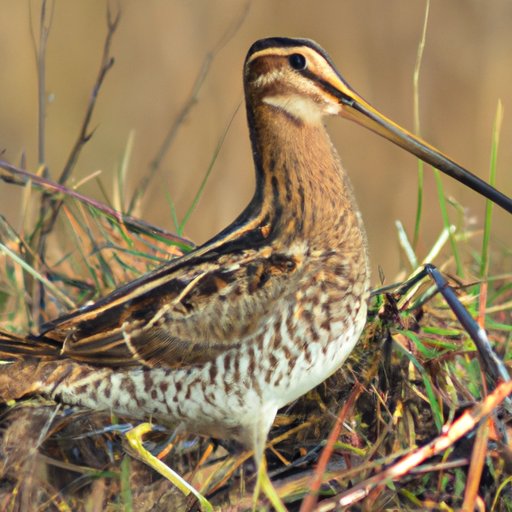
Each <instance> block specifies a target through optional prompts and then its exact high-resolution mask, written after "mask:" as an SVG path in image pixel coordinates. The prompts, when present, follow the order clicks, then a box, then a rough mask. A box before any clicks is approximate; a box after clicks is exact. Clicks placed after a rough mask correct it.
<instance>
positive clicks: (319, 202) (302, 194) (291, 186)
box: [248, 103, 367, 257]
mask: <svg viewBox="0 0 512 512" xmlns="http://www.w3.org/2000/svg"><path fill="white" fill-rule="evenodd" d="M248 118H249V127H250V131H251V134H250V135H251V142H252V146H253V154H254V160H255V166H256V192H255V195H254V197H253V200H252V202H251V205H250V206H249V209H252V210H253V211H258V217H260V218H262V219H265V222H266V223H267V225H268V236H269V239H273V240H275V241H276V243H281V244H283V245H286V244H289V243H291V242H292V241H294V240H295V241H296V240H300V239H304V240H308V241H309V243H310V244H312V245H316V248H318V249H324V248H327V247H329V248H330V249H337V248H339V247H340V246H343V250H350V249H353V250H354V251H359V252H360V253H361V256H362V257H366V252H367V251H366V236H365V233H364V227H363V224H362V222H361V218H360V213H359V208H358V206H357V203H356V201H355V199H354V195H353V192H352V186H351V184H350V181H349V179H348V176H347V175H346V173H345V172H344V170H343V168H342V166H341V164H340V161H339V157H338V154H337V153H336V150H335V149H334V147H333V145H332V142H331V140H330V138H329V135H328V134H327V131H326V129H325V127H324V125H323V123H320V122H317V123H313V122H311V123H309V122H308V123H307V122H302V121H298V120H297V119H295V118H293V117H291V116H290V115H289V114H287V113H286V112H284V111H282V110H279V109H276V108H275V107H272V106H270V105H266V104H263V103H261V104H260V105H259V106H257V107H256V108H251V107H250V106H249V107H248ZM349 246H352V247H349Z"/></svg>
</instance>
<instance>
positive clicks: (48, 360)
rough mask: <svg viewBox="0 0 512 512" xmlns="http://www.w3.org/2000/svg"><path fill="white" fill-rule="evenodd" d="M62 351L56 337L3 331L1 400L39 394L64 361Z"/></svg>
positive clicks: (0, 365)
mask: <svg viewBox="0 0 512 512" xmlns="http://www.w3.org/2000/svg"><path fill="white" fill-rule="evenodd" d="M59 353H60V346H59V345H58V344H57V343H56V342H54V341H53V340H49V339H46V338H39V337H37V336H33V335H27V336H18V335H17V334H13V333H10V332H7V331H3V330H0V403H6V402H9V401H10V400H16V399H18V398H22V397H24V396H27V395H30V394H33V393H37V391H38V388H39V386H40V383H41V382H42V381H43V382H44V379H45V376H48V375H50V374H51V373H53V372H54V371H55V370H56V369H57V368H58V365H59V364H61V362H60V361H58V359H57V358H58V357H59Z"/></svg>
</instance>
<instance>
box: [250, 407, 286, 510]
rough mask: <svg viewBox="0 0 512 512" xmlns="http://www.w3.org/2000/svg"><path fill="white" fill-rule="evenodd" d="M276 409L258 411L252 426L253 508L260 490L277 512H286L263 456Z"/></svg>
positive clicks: (255, 506) (255, 505)
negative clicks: (256, 418)
mask: <svg viewBox="0 0 512 512" xmlns="http://www.w3.org/2000/svg"><path fill="white" fill-rule="evenodd" d="M276 414H277V409H276V408H275V407H274V406H270V407H269V408H268V409H264V410H263V411H261V412H260V421H259V422H256V424H255V425H254V426H253V428H254V431H253V446H254V462H255V464H256V471H257V477H256V485H255V487H254V494H253V510H257V505H258V498H259V495H260V492H263V494H264V496H266V497H267V498H268V500H269V501H270V503H271V504H272V506H273V507H274V509H275V510H276V511H277V512H286V507H285V506H284V504H283V502H282V501H281V498H280V497H279V495H278V494H277V491H276V490H275V489H274V486H273V485H272V482H271V481H270V478H269V476H268V473H267V460H266V458H265V445H266V442H267V436H268V432H269V431H270V427H271V426H272V423H273V421H274V418H275V417H276Z"/></svg>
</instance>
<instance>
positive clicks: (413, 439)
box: [0, 16, 512, 511]
mask: <svg viewBox="0 0 512 512" xmlns="http://www.w3.org/2000/svg"><path fill="white" fill-rule="evenodd" d="M116 20H117V18H116V17H115V16H114V17H110V18H109V31H108V36H107V42H106V44H105V53H104V55H103V56H102V66H101V70H100V73H99V75H98V76H99V78H98V81H97V83H96V84H95V85H96V86H98V90H99V92H101V91H100V89H101V84H102V81H103V78H104V76H105V74H106V73H107V72H108V70H109V69H110V64H109V63H110V59H109V54H108V51H109V46H110V40H111V38H112V37H113V34H114V32H115V28H116V27H117V21H116ZM41 26H42V27H45V26H47V23H46V22H44V20H42V22H41ZM45 37H46V36H45ZM201 77H202V78H201V81H200V82H199V84H201V83H202V81H204V77H203V75H201ZM43 82H44V81H43ZM199 86H200V85H199ZM195 96H197V90H195V89H194V97H195ZM191 104H192V103H191ZM92 109H94V104H92V105H91V104H89V105H88V108H87V111H86V113H85V116H84V124H83V126H82V128H81V129H80V133H81V135H80V136H79V139H78V142H77V144H76V145H75V147H74V149H73V150H72V155H71V157H70V159H69V160H68V162H76V160H77V159H78V156H79V152H80V148H81V147H82V146H83V145H85V144H86V142H87V134H88V129H87V119H90V115H91V111H92ZM188 111H189V110H186V112H187V113H188ZM500 112H501V111H500V110H498V114H497V118H496V119H497V121H496V124H495V129H494V137H493V146H492V158H491V181H492V180H493V179H494V178H493V176H495V175H496V162H497V151H498V140H499V126H500V119H501V113H500ZM179 126H180V125H179V123H178V125H177V126H176V127H174V125H173V128H172V129H171V131H170V133H175V131H176V130H177V129H179ZM43 129H44V128H43ZM167 138H168V137H167ZM42 140H44V137H42ZM221 142H222V141H220V143H221ZM220 143H219V145H220ZM130 146H131V141H129V142H128V143H127V150H126V153H125V155H124V158H123V160H122V163H121V164H120V166H119V173H118V179H117V185H116V190H115V191H114V193H112V194H110V193H108V192H107V191H105V193H104V196H105V198H108V197H111V196H113V197H115V199H114V200H112V203H113V204H114V205H115V206H116V207H117V209H122V208H123V207H125V205H128V206H126V213H119V212H118V211H115V210H114V209H113V208H112V207H111V206H110V205H107V204H101V203H100V202H98V201H93V200H90V199H89V198H85V197H83V196H81V195H80V194H79V193H78V192H77V191H76V190H70V189H68V188H67V187H66V179H64V180H59V182H58V183H54V182H52V181H51V180H50V179H49V178H48V177H45V176H44V173H42V175H38V176H29V175H28V173H27V172H26V171H23V170H22V169H19V168H17V167H16V166H12V165H11V164H8V163H1V164H0V167H2V168H3V169H4V171H5V173H4V174H3V178H4V179H7V180H10V181H11V182H12V183H13V184H12V186H15V185H18V186H23V187H24V191H25V201H26V203H27V204H28V203H32V204H45V205H46V206H47V208H41V209H39V213H37V214H36V215H35V217H34V218H33V220H30V219H29V218H27V220H26V223H25V228H24V232H23V233H17V232H16V231H15V230H13V229H12V227H11V226H9V224H8V223H7V222H6V221H5V219H3V218H0V234H1V240H2V245H1V248H2V251H3V256H2V257H1V259H0V321H1V325H2V328H5V329H9V330H11V331H14V332H21V333H23V332H26V331H27V330H28V329H30V328H33V327H34V325H35V324H36V323H37V322H38V320H39V319H42V320H49V319H51V318H54V317H56V316H58V315H60V314H62V313H64V312H65V311H67V310H68V309H69V308H71V307H73V306H75V305H76V306H79V305H82V304H84V303H86V302H87V301H90V300H94V299H97V298H98V297H101V296H103V295H105V294H106V293H108V292H109V291H111V290H112V289H114V288H115V287H116V286H118V285H119V284H120V283H122V282H126V281H128V280H130V279H133V278H135V277H137V276H139V275H140V274H142V273H144V272H146V271H148V270H150V269H151V268H154V267H155V266H156V265H158V264H159V263H161V262H162V261H165V260H166V259H168V258H170V257H173V256H179V255H181V254H183V253H184V252H186V251H188V250H190V249H191V248H192V247H193V244H192V243H191V242H189V241H187V240H185V239H183V238H180V237H179V236H176V235H174V234H172V233H166V232H165V231H163V230H161V229H158V228H156V227H154V226H149V225H148V224H146V223H144V222H143V221H141V220H140V219H136V218H134V217H132V216H131V215H130V214H129V213H130V212H132V211H133V210H134V209H135V203H136V202H137V201H138V200H139V199H140V197H139V196H138V195H137V197H135V196H134V198H132V199H131V200H130V199H128V198H126V197H125V190H126V179H127V173H128V169H129V154H130ZM77 148H78V150H77ZM42 154H44V152H42ZM216 154H217V152H216ZM216 154H215V155H214V156H213V158H215V157H216ZM160 158H161V155H160ZM155 165H158V163H157V164H155ZM43 167H44V166H43ZM72 169H73V165H66V173H65V176H64V177H65V178H67V177H69V175H70V174H71V172H72ZM152 172H153V171H152ZM208 172H209V170H208ZM208 172H207V175H208ZM40 174H41V173H40ZM206 177H207V176H206ZM206 177H205V179H206ZM29 178H30V179H29ZM91 179H96V178H95V176H94V175H91ZM149 179H150V178H149ZM203 188H204V182H203V183H202V184H201V185H200V186H199V192H198V193H201V191H202V189H203ZM418 196H419V197H420V200H419V202H420V203H424V201H423V198H422V192H421V188H420V191H419V193H418ZM440 197H441V198H442V199H441V200H440V202H441V204H443V203H444V201H443V199H444V194H443V193H442V191H441V190H440ZM107 202H109V201H108V199H107ZM194 207H195V206H194ZM440 207H442V206H440ZM444 208H445V209H446V219H445V226H444V229H443V231H442V233H441V235H440V237H439V239H438V241H437V242H436V244H435V245H434V246H433V247H432V249H431V250H430V251H429V253H428V254H427V255H425V256H423V257H422V256H421V255H418V254H416V252H415V247H416V242H417V240H418V237H419V236H420V231H419V223H418V224H417V227H416V228H415V231H414V232H415V234H414V236H413V243H409V241H408V237H407V234H406V233H405V230H403V229H401V230H399V236H400V243H401V246H402V247H403V248H404V252H405V253H406V254H407V259H408V261H409V263H410V267H411V275H412V274H414V273H415V272H416V270H417V268H418V267H420V266H421V262H423V261H430V262H432V261H433V262H435V263H436V264H437V266H438V267H439V268H440V269H442V270H443V271H444V272H445V273H446V275H448V276H451V277H450V284H451V285H452V286H453V287H454V288H455V290H456V291H457V295H458V297H459V299H460V300H461V302H463V303H464V305H465V306H466V308H467V309H468V311H469V313H470V314H471V316H472V317H473V318H476V319H478V321H479V323H480V324H481V325H482V326H486V328H487V331H488V334H489V338H490V339H491V340H492V344H493V347H494V350H495V351H496V353H497V354H498V355H499V356H500V357H501V358H502V359H503V360H504V361H505V363H506V364H508V365H510V361H511V359H512V349H511V343H510V341H511V337H512V330H511V327H510V325H512V284H511V277H512V275H511V274H510V270H509V269H507V268H506V266H505V265H504V263H503V267H502V266H501V264H500V259H503V261H505V260H504V258H502V255H501V254H500V253H499V252H497V251H496V250H494V249H493V247H492V244H491V238H490V236H489V233H490V231H491V220H492V217H491V206H488V209H487V212H486V217H485V228H484V233H483V235H481V234H480V233H479V232H476V231H468V230H462V228H460V227H458V228H456V229H454V228H452V227H451V224H450V222H449V219H448V217H447V216H448V210H447V209H448V208H449V203H446V204H445V206H444ZM48 212H50V213H51V215H48ZM418 212H419V213H418V215H417V218H418V219H420V218H421V208H419V209H418ZM443 218H445V216H444V215H443ZM418 222H419V221H418ZM177 226H180V227H182V222H181V223H180V222H178V223H177ZM178 231H181V230H180V229H178ZM48 240H51V243H52V246H54V247H55V246H59V247H60V248H61V249H60V251H59V254H58V256H57V257H55V256H54V257H53V258H51V259H50V258H47V254H46V252H45V247H46V246H47V245H48ZM449 240H450V242H449ZM452 240H453V241H452ZM45 241H46V243H45ZM453 244H456V246H457V251H456V252H454V250H453ZM478 244H480V249H476V248H475V247H476V246H477V245H478ZM491 258H492V262H493V264H492V265H491V263H490V262H491ZM452 272H453V275H452ZM461 276H464V280H462V277H461ZM0 371H1V369H0ZM494 386H495V383H493V382H492V381H489V378H488V375H487V374H486V370H485V368H484V367H483V366H482V364H481V362H480V360H479V357H478V353H477V350H476V348H475V345H474V343H473V341H472V339H471V337H470V336H469V335H468V333H467V332H466V331H465V330H464V329H463V328H462V327H461V326H460V324H459V323H458V321H457V320H456V319H455V317H454V315H453V313H452V311H451V310H450V308H449V307H448V306H447V305H446V302H445V301H444V300H443V298H442V297H441V296H439V295H438V294H433V293H432V285H431V283H430V282H425V281H423V282H421V283H419V284H418V286H415V287H413V288H411V289H410V290H409V291H408V292H407V294H405V295H403V294H397V293H396V287H395V288H393V287H392V288H388V289H383V290H381V291H378V292H376V293H374V295H373V297H372V300H371V304H370V312H369V318H368V323H367V326H366V329H365V332H364V334H363V336H362V338H361V340H360V342H359V344H358V346H357V347H356V349H355V351H354V353H353V354H352V355H351V357H350V359H349V360H348V362H347V364H346V365H345V366H344V367H343V369H342V370H341V371H339V372H338V373H337V374H335V375H334V376H332V377H331V378H330V379H328V381H327V382H325V383H323V384H322V385H320V386H319V387H318V388H316V389H315V390H313V391H311V392H310V393H308V394H307V395H306V396H304V397H302V398H301V399H300V400H298V401H297V402H296V403H294V404H292V405H290V406H289V407H287V408H286V409H285V410H282V411H280V413H279V415H278V417H277V420H276V422H275V424H274V427H273V429H272V431H271V434H270V437H269V442H268V447H267V451H266V456H267V460H268V465H269V473H270V477H271V479H272V482H273V484H274V487H275V488H276V490H277V492H278V493H279V495H280V496H281V498H282V499H283V501H285V503H286V504H287V506H288V507H289V508H290V510H298V509H299V507H300V506H301V503H302V508H301V510H302V511H308V510H314V507H315V503H317V502H318V501H320V500H321V504H322V507H323V508H322V510H335V509H336V508H337V507H338V506H339V504H340V503H343V504H344V506H347V507H360V509H361V510H390V509H393V510H413V509H415V510H418V509H421V510H426V509H430V510H446V511H448V510H460V509H464V510H472V509H474V508H475V507H479V508H480V509H483V508H484V507H485V509H487V510H491V511H508V510H512V486H511V483H512V479H511V477H510V476H509V473H510V467H511V464H512V453H511V452H510V448H509V445H508V443H507V442H506V436H505V434H504V432H506V431H507V428H509V427H510V422H511V416H510V411H509V410H508V409H507V408H499V407H498V404H499V402H500V400H502V399H503V396H504V395H506V394H508V393H509V392H510V390H509V389H508V387H507V384H500V385H498V386H497V387H496V388H494ZM493 390H494V391H493ZM129 424H130V419H129V418H114V417H110V416H109V415H107V414H105V413H101V414H100V413H94V412H90V411H83V410H81V411H79V410H75V409H69V408H65V407H62V406H59V405H56V404H55V403H52V402H50V401H47V400H42V399H37V398H33V399H29V400H23V401H20V402H17V403H11V404H7V405H5V406H4V407H3V409H2V411H1V415H0V426H1V432H0V453H1V454H2V460H3V461H4V464H3V465H2V467H1V468H0V469H1V471H0V474H1V479H0V504H1V508H2V510H3V509H5V510H27V509H44V510H54V509H55V510H87V511H89V510H90V511H93V510H100V509H105V510H125V511H130V510H151V509H154V508H155V507H157V506H158V507H160V508H161V509H164V510H165V509H167V510H189V509H193V508H194V506H195V502H194V501H190V500H188V499H186V498H184V497H183V496H182V495H181V494H180V493H179V492H177V491H176V490H175V489H173V488H172V487H170V486H169V484H168V482H167V481H166V480H164V479H162V478H161V477H159V475H156V474H155V473H154V472H153V471H152V470H150V469H149V468H148V467H147V466H146V465H144V464H143V463H141V462H139V461H138V460H136V459H133V458H131V457H129V456H128V455H127V450H126V445H125V441H124V435H123V432H125V431H126V429H127V428H129ZM168 437H169V433H165V432H154V433H152V434H151V435H149V436H148V437H147V442H148V444H149V446H150V447H151V448H153V451H155V452H156V453H161V454H162V459H163V460H164V461H165V462H166V463H167V464H168V465H169V466H171V467H172V468H173V469H174V470H175V471H177V472H179V473H180V474H181V475H182V476H183V477H184V478H185V479H186V480H187V481H189V482H191V483H193V484H194V485H195V486H196V488H197V489H198V490H199V491H200V492H201V494H203V495H204V496H206V497H207V498H208V499H209V500H210V501H211V502H212V503H213V504H214V505H215V506H218V507H220V508H221V509H222V510H224V509H227V507H228V506H231V507H232V510H250V509H251V507H252V488H253V486H254V483H255V468H254V466H253V463H252V459H251V457H250V454H248V453H241V452H240V451H239V450H237V449H236V447H234V446H232V445H231V444H230V443H223V442H221V443H218V442H214V441H212V440H209V439H205V438H200V437H197V436H187V437H184V436H181V435H180V436H178V437H176V438H174V439H173V441H172V443H171V444H169V439H168ZM262 507H264V505H263V504H262Z"/></svg>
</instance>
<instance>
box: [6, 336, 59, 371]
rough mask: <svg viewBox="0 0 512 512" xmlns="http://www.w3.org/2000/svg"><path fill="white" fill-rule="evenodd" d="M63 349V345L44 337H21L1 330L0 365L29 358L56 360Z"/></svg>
mask: <svg viewBox="0 0 512 512" xmlns="http://www.w3.org/2000/svg"><path fill="white" fill-rule="evenodd" d="M61 348H62V344H60V343H58V342H56V341H54V340H52V339H49V338H46V337H43V336H35V335H33V334H27V335H26V336H20V335H18V334H14V333H11V332H8V331H4V330H3V329H0V363H1V362H2V361H13V360H20V359H21V360H23V359H26V358H27V357H33V358H39V359H46V358H55V357H58V356H59V354H60V350H61Z"/></svg>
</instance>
